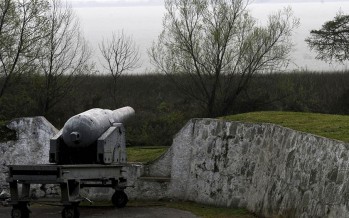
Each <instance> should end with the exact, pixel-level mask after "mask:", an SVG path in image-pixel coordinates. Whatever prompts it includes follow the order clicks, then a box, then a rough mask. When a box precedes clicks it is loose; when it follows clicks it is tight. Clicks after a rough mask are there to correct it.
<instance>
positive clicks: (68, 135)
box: [62, 107, 135, 148]
mask: <svg viewBox="0 0 349 218" xmlns="http://www.w3.org/2000/svg"><path fill="white" fill-rule="evenodd" d="M134 113H135V111H134V110H133V108H132V107H123V108H119V109H117V110H114V111H112V110H107V109H100V108H94V109H91V110H88V111H85V112H82V113H80V114H77V115H75V116H73V117H71V118H70V119H69V120H68V121H67V122H66V123H65V124H64V127H63V132H62V137H63V141H64V142H65V143H66V144H67V146H69V147H75V148H81V147H87V146H89V145H91V144H92V143H94V142H95V141H96V140H97V139H98V138H99V137H100V136H101V135H102V134H103V133H104V132H105V131H106V130H107V129H108V128H109V127H110V126H112V125H113V124H114V123H124V122H125V121H126V120H128V119H129V118H130V117H132V116H133V115H134Z"/></svg>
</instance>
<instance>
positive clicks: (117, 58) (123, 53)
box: [99, 31, 140, 104]
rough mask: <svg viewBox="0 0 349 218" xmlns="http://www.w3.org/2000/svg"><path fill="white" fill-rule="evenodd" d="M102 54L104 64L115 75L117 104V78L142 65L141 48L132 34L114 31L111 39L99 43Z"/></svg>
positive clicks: (113, 89)
mask: <svg viewBox="0 0 349 218" xmlns="http://www.w3.org/2000/svg"><path fill="white" fill-rule="evenodd" d="M99 50H100V52H101V54H102V57H103V59H102V61H101V63H102V66H103V67H104V68H105V69H106V70H107V71H108V72H109V73H110V74H111V76H112V77H113V88H112V94H113V99H114V101H115V102H114V103H115V104H116V91H117V80H118V78H119V77H120V76H121V75H122V74H123V73H124V72H129V71H132V70H134V69H137V68H138V67H140V63H139V60H140V55H139V48H138V47H137V46H136V43H135V41H134V40H133V38H132V37H131V36H127V35H126V34H125V33H124V31H121V32H119V33H118V34H116V33H113V34H112V38H111V40H103V41H102V42H101V43H100V44H99Z"/></svg>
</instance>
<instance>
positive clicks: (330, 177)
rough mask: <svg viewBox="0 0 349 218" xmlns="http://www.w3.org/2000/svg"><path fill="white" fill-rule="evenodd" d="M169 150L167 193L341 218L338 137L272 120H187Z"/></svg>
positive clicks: (342, 168) (343, 186)
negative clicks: (299, 128)
mask: <svg viewBox="0 0 349 218" xmlns="http://www.w3.org/2000/svg"><path fill="white" fill-rule="evenodd" d="M170 152H171V154H172V160H171V162H170V163H168V165H169V166H171V181H170V182H169V184H168V186H167V189H166V190H164V191H163V192H164V193H168V195H169V196H168V197H170V198H177V199H182V200H191V201H195V202H200V203H206V204H212V205H219V206H227V207H244V208H247V209H248V210H250V211H252V212H255V213H256V214H258V215H261V216H266V217H275V216H282V217H348V214H349V210H348V209H349V206H348V199H349V176H348V172H347V170H348V164H349V161H348V156H349V145H348V144H345V143H343V142H340V141H335V140H330V139H326V138H322V137H318V136H314V135H311V134H306V133H302V132H297V131H294V130H291V129H288V128H283V127H280V126H277V125H272V124H249V123H240V122H225V121H221V120H213V119H194V120H191V121H189V122H188V123H187V125H186V126H185V127H184V128H183V129H182V130H181V131H180V133H179V134H177V136H176V137H175V139H174V142H173V145H172V148H171V150H170ZM165 156H166V155H165ZM160 161H162V160H160ZM162 165H164V163H163V164H162ZM151 173H152V172H150V174H151Z"/></svg>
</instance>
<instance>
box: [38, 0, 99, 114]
mask: <svg viewBox="0 0 349 218" xmlns="http://www.w3.org/2000/svg"><path fill="white" fill-rule="evenodd" d="M49 2H50V10H49V11H48V12H47V14H46V23H47V29H46V32H45V33H46V34H45V35H46V37H45V38H44V39H43V42H42V48H41V56H40V58H39V65H40V68H39V70H40V73H41V74H42V75H44V82H43V84H42V87H41V91H40V92H39V93H40V96H39V98H40V106H41V112H42V114H46V113H47V112H48V111H49V110H50V109H51V108H52V107H54V106H55V105H56V104H57V103H58V102H59V101H61V100H62V99H63V98H64V97H65V96H66V95H67V94H68V93H69V92H71V90H72V89H73V88H74V87H75V86H76V85H77V84H76V80H75V78H76V76H78V75H81V74H83V73H89V72H91V70H92V68H93V65H91V64H90V63H89V59H90V56H91V51H90V49H89V48H88V46H87V43H86V41H85V39H84V38H83V36H82V35H81V32H80V26H79V21H78V18H77V17H76V16H75V14H74V13H73V10H72V8H71V6H70V5H69V4H68V3H66V2H63V1H61V0H50V1H49Z"/></svg>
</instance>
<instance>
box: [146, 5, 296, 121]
mask: <svg viewBox="0 0 349 218" xmlns="http://www.w3.org/2000/svg"><path fill="white" fill-rule="evenodd" d="M248 4H249V2H248V1H246V2H245V1H244V0H165V8H166V14H165V18H164V21H163V26H164V30H163V32H162V33H161V35H160V36H159V39H158V42H157V43H154V44H153V47H152V48H151V50H150V51H149V55H150V58H151V60H152V63H153V64H154V65H155V67H156V68H157V69H158V70H160V71H161V72H164V73H165V74H167V75H169V76H170V78H171V79H173V81H174V82H176V78H179V77H181V76H182V77H183V76H184V77H185V80H183V79H180V80H178V81H180V82H178V81H177V85H178V87H179V89H180V90H181V91H183V93H185V94H186V95H187V96H189V97H191V98H192V99H193V100H195V101H197V102H198V103H199V105H201V106H202V108H203V109H204V110H205V111H206V115H207V116H209V117H213V116H218V115H224V114H227V113H229V112H230V111H231V109H232V106H233V105H234V103H235V100H236V98H237V97H238V96H239V94H240V93H241V92H242V91H243V90H244V89H245V88H246V87H247V86H248V84H249V82H250V80H251V78H252V77H253V75H255V74H256V73H262V72H265V71H269V70H270V69H275V68H277V67H281V66H283V64H285V63H286V62H287V60H288V58H287V57H288V54H289V52H290V50H291V47H292V43H291V41H290V36H291V34H292V30H293V29H294V28H296V27H297V25H298V20H297V19H295V18H294V17H293V15H292V11H291V9H289V8H288V9H284V10H283V11H279V12H278V13H275V14H272V15H270V16H269V18H268V23H267V24H266V25H265V26H261V25H258V23H257V21H256V20H255V19H253V18H252V17H251V16H250V15H249V12H248V10H247V9H246V7H247V6H248ZM183 81H187V82H186V83H184V82H183Z"/></svg>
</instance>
